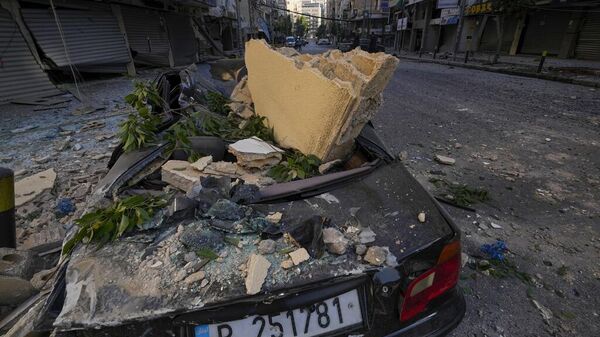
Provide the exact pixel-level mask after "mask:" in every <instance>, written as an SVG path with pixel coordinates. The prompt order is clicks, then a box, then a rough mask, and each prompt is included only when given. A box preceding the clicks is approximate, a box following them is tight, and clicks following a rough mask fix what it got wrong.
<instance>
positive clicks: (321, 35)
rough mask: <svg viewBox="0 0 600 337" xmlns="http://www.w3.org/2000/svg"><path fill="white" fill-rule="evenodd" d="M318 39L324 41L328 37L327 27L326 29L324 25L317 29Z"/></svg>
mask: <svg viewBox="0 0 600 337" xmlns="http://www.w3.org/2000/svg"><path fill="white" fill-rule="evenodd" d="M316 35H317V38H318V39H322V38H324V37H326V36H327V27H325V25H324V24H321V25H320V26H319V27H318V28H317V33H316Z"/></svg>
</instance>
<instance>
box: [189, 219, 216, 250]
mask: <svg viewBox="0 0 600 337" xmlns="http://www.w3.org/2000/svg"><path fill="white" fill-rule="evenodd" d="M179 241H180V242H181V243H183V244H184V245H185V246H186V247H188V248H189V249H192V250H199V249H202V248H209V249H212V250H214V251H217V250H219V249H220V248H221V247H223V245H224V243H223V236H222V235H221V234H220V233H219V232H217V231H213V230H210V229H201V228H200V226H196V225H190V226H186V227H185V228H184V229H183V232H181V235H180V236H179Z"/></svg>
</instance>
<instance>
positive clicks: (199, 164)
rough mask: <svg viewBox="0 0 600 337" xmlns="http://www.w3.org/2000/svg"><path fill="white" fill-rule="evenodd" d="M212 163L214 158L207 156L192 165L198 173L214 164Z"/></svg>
mask: <svg viewBox="0 0 600 337" xmlns="http://www.w3.org/2000/svg"><path fill="white" fill-rule="evenodd" d="M212 161H213V157H212V156H206V157H202V158H200V159H198V160H196V161H195V162H193V163H192V164H190V165H191V166H192V167H193V168H195V169H196V170H198V171H203V170H204V169H205V168H206V167H207V166H208V164H210V163H212Z"/></svg>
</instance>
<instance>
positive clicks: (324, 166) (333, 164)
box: [319, 159, 342, 174]
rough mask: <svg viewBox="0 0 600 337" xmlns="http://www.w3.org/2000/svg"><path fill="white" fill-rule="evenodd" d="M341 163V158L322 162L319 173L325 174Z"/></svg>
mask: <svg viewBox="0 0 600 337" xmlns="http://www.w3.org/2000/svg"><path fill="white" fill-rule="evenodd" d="M341 163H342V160H341V159H336V160H332V161H329V162H327V163H324V164H321V165H319V173H320V174H325V173H327V172H329V171H331V170H332V169H333V168H334V167H336V166H339V165H340V164H341Z"/></svg>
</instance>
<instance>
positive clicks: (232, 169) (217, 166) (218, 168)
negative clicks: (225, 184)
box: [204, 161, 238, 178]
mask: <svg viewBox="0 0 600 337" xmlns="http://www.w3.org/2000/svg"><path fill="white" fill-rule="evenodd" d="M204 173H205V174H210V175H216V176H227V177H236V178H237V176H238V166H237V165H236V164H235V163H231V162H228V161H217V162H212V163H210V164H208V166H206V168H204Z"/></svg>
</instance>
